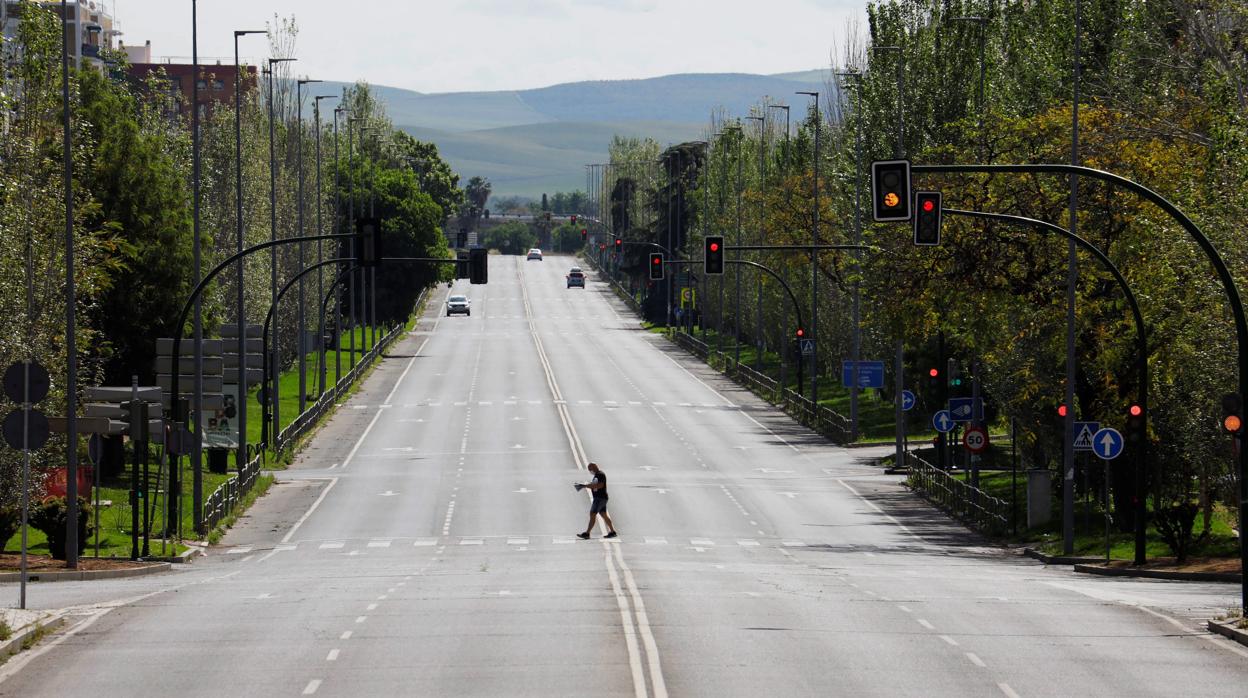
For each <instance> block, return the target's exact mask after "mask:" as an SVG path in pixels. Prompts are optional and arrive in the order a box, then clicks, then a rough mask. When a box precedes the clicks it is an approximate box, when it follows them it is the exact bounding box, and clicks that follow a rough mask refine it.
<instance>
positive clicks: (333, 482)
mask: <svg viewBox="0 0 1248 698" xmlns="http://www.w3.org/2000/svg"><path fill="white" fill-rule="evenodd" d="M378 414H381V413H380V412H378ZM359 445H360V444H359V443H356V448H359ZM352 453H354V451H352ZM349 457H350V456H348V458H349ZM344 462H345V461H344ZM336 484H338V478H336V477H334V478H330V479H329V484H328V485H325V489H323V490H321V495H320V496H319V497H317V498H316V501H314V502H312V506H310V507H308V510H307V511H305V512H303V516H300V517H299V520H298V521H296V522H295V525H294V526H291V527H290V530H289V531H287V532H286V535H284V536H282V542H283V543H289V542H290V537H291V536H293V535H295V531H298V530H299V527H300V526H302V525H303V522H304V521H307V520H308V517H309V516H311V515H312V512H314V511H316V508H317V507H319V506H320V505H321V502H323V501H325V495H327V494H329V491H330V490H331V489H333V487H334V485H336Z"/></svg>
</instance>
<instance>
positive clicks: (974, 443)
mask: <svg viewBox="0 0 1248 698" xmlns="http://www.w3.org/2000/svg"><path fill="white" fill-rule="evenodd" d="M962 445H963V446H965V447H966V450H968V451H970V452H971V453H980V452H981V451H983V450H984V449H985V448H988V432H987V431H985V430H984V428H983V427H967V429H966V434H965V435H963V437H962Z"/></svg>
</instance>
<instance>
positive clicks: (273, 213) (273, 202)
mask: <svg viewBox="0 0 1248 698" xmlns="http://www.w3.org/2000/svg"><path fill="white" fill-rule="evenodd" d="M294 60H295V59H294V58H270V59H268V62H269V67H268V69H267V70H265V75H268V76H269V242H276V241H277V149H276V143H275V141H276V138H275V136H274V133H273V66H275V65H277V64H278V63H289V62H292V61H294ZM276 303H277V247H276V245H275V246H273V247H271V248H269V305H270V306H272V305H274V304H276ZM269 353H270V358H269V372H270V375H271V381H270V386H271V390H272V392H273V394H272V395H269V396H268V397H269V401H270V404H271V405H272V409H273V413H272V414H271V415H270V417H269V419H268V426H269V428H270V429H271V430H272V432H273V433H272V434H268V433H267V432H266V433H265V436H264V441H265V443H266V444H268V443H270V441H269V439H270V438H271V439H272V442H271V443H274V444H276V443H277V432H278V430H279V425H280V421H279V420H280V417H281V415H280V409H281V399H280V398H279V393H280V380H279V376H280V375H281V371H280V370H279V369H278V362H277V357H278V351H277V337H274V338H273V344H272V345H271V346H270V348H269Z"/></svg>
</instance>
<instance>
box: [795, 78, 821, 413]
mask: <svg viewBox="0 0 1248 698" xmlns="http://www.w3.org/2000/svg"><path fill="white" fill-rule="evenodd" d="M795 94H799V95H807V96H809V97H813V98H814V105H815V215H814V221H813V224H812V226H811V237H812V238H813V240H814V244H815V246H816V249H812V250H811V251H810V330H811V335H812V338H813V339H814V340H815V342H816V349H815V351H813V352H811V354H810V403H811V405H812V406H813V407H815V408H816V409H817V408H818V407H819V350H818V341H819V250H818V249H817V247H818V245H819V131H820V127H821V125H822V122H823V116H822V115H821V114H820V112H819V93H818V92H808V91H805V90H798V91H797V92H796V93H795ZM799 360H800V359H799Z"/></svg>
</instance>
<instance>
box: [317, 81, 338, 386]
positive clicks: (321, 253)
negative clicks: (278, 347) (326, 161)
mask: <svg viewBox="0 0 1248 698" xmlns="http://www.w3.org/2000/svg"><path fill="white" fill-rule="evenodd" d="M322 99H338V95H317V96H315V97H313V98H312V115H313V119H314V125H315V128H316V234H317V235H321V234H323V233H324V232H325V231H324V230H322V227H321V224H322V213H323V212H324V210H325V203H324V201H323V200H322V197H323V195H322V192H321V100H322ZM324 242H325V241H324V240H317V241H316V262H317V264H320V263H321V262H322V261H324V259H325V245H324ZM322 271H323V270H322V269H320V268H318V269H317V271H316V298H317V300H318V301H319V300H320V299H322V298H324V297H325V275H324V274H323V273H322ZM318 305H319V306H320V315H319V317H318V319H317V324H316V326H317V328H318V330H317V331H318V332H319V333H320V336H318V337H317V338H316V343H317V346H319V347H320V361H319V370H318V371H317V379H318V381H319V383H318V386H319V388H318V389H317V391H316V396H317V399H318V400H319V399H320V396H321V394H322V393H324V392H325V381H326V379H327V378H328V377H329V367H328V366H327V365H326V364H325V359H326V358H327V357H328V354H327V351H328V350H327V348H326V346H325V304H324V303H318Z"/></svg>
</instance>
